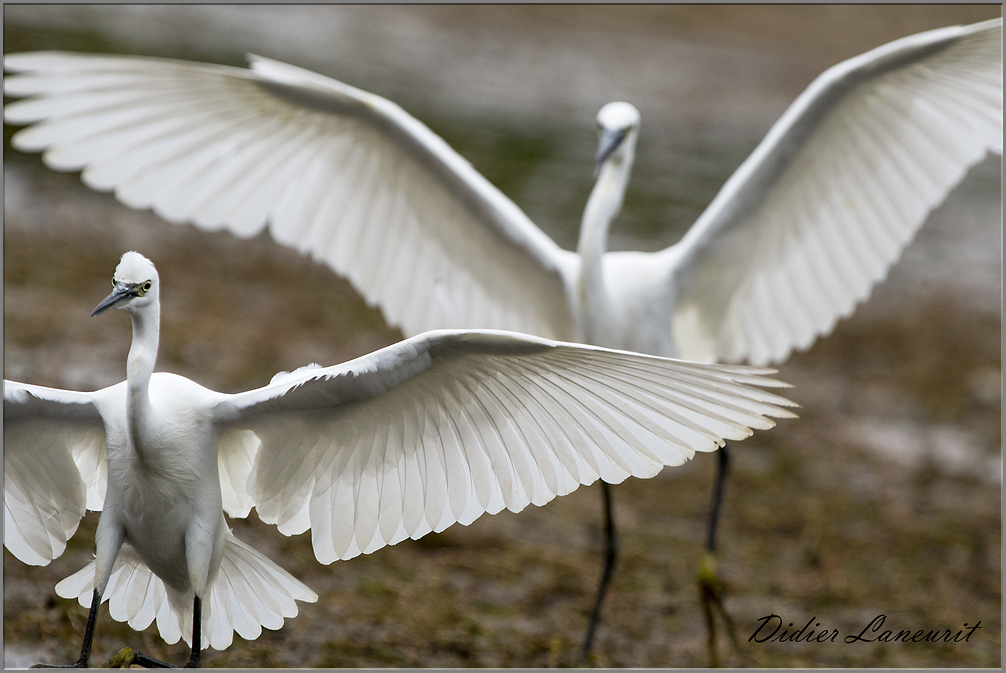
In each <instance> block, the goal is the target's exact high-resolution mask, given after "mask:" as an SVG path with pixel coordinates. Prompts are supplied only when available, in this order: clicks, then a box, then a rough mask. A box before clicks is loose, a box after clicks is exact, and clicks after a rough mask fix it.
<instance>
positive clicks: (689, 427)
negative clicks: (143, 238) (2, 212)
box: [4, 252, 793, 666]
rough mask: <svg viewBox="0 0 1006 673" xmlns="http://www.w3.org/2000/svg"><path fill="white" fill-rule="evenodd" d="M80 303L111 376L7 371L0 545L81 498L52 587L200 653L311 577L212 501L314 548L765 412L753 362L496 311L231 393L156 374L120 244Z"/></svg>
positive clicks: (744, 428)
mask: <svg viewBox="0 0 1006 673" xmlns="http://www.w3.org/2000/svg"><path fill="white" fill-rule="evenodd" d="M113 286H114V289H113V291H112V293H111V294H110V295H109V296H108V297H107V298H106V299H104V300H103V301H102V302H101V303H100V304H98V306H97V308H95V309H94V312H93V313H92V315H97V314H99V313H101V312H103V311H105V310H107V309H109V308H118V309H121V310H123V311H125V312H126V313H128V314H129V317H130V319H131V321H132V325H133V342H132V346H131V347H130V349H129V356H128V359H127V365H126V381H125V382H123V383H120V384H117V385H114V386H111V387H109V388H104V389H102V390H98V391H96V392H93V393H81V392H72V391H67V390H57V389H53V388H43V387H40V386H32V385H27V384H22V383H15V382H12V381H4V477H5V479H4V518H5V520H4V524H5V525H4V544H5V546H6V547H7V548H8V549H9V550H10V551H11V553H12V554H14V555H15V556H16V557H17V558H18V559H20V560H22V561H24V562H25V563H30V564H34V565H45V564H47V563H49V561H51V560H52V559H54V558H56V557H58V556H59V555H60V554H62V552H63V550H64V548H65V546H66V540H67V539H68V538H69V537H71V536H72V535H73V533H74V531H75V530H76V528H77V525H78V523H79V522H80V518H81V516H82V515H83V513H84V509H85V507H86V508H87V509H92V510H101V517H100V519H99V521H98V530H97V533H96V538H95V541H96V546H97V555H96V558H95V560H94V562H92V563H91V564H89V565H88V566H87V567H85V568H84V569H83V570H81V571H80V572H78V573H76V574H74V575H72V576H71V577H68V578H67V579H65V580H63V581H62V582H60V583H59V584H58V585H57V592H58V593H59V594H60V595H61V596H64V597H68V598H69V597H73V598H78V599H79V600H80V602H81V604H82V605H85V606H87V605H90V614H89V617H88V622H87V628H86V630H85V635H84V643H83V647H82V648H81V654H80V659H79V660H78V662H77V664H78V665H80V666H86V665H87V661H88V657H89V654H90V649H91V642H92V637H93V634H94V622H95V618H96V615H97V610H98V606H99V605H100V603H101V601H102V600H109V601H110V613H111V615H112V617H113V618H115V619H117V620H120V621H128V622H129V624H130V626H132V627H134V628H136V629H144V628H146V627H147V626H148V625H149V624H150V623H151V622H152V621H153V620H155V619H156V620H157V628H158V630H159V632H160V634H161V636H162V637H163V638H164V639H165V640H166V641H167V642H169V643H173V642H177V640H178V639H179V638H180V637H181V638H184V639H185V640H186V642H188V643H190V644H191V646H192V655H191V658H190V661H189V664H190V665H199V662H200V652H201V649H202V646H203V645H204V644H206V645H208V646H210V647H213V648H216V649H223V648H226V647H228V646H229V645H230V643H231V641H232V638H233V632H234V631H236V632H237V633H238V634H239V635H241V636H242V637H244V638H249V639H253V638H256V637H258V635H259V634H260V633H261V629H262V627H263V626H264V627H266V628H272V629H276V628H279V627H280V626H282V624H283V620H284V618H286V617H293V616H295V615H296V614H297V606H296V603H295V601H296V600H300V601H309V602H310V601H315V600H317V596H316V595H315V594H314V592H312V591H311V590H310V589H308V588H307V587H306V586H304V585H303V584H301V583H300V582H299V581H298V580H296V579H295V578H293V577H292V576H290V575H289V574H287V573H286V572H285V571H283V570H282V569H281V568H279V567H278V566H277V565H275V564H274V563H273V562H272V561H270V560H269V559H267V558H265V557H264V556H263V555H261V554H259V553H258V552H256V551H255V550H253V549H251V548H250V547H248V546H247V545H245V544H243V543H241V542H240V541H238V540H237V539H236V538H235V537H234V536H233V535H232V534H231V532H230V530H229V529H228V527H227V524H226V521H225V519H224V515H223V512H227V513H228V514H230V515H231V516H239V517H241V516H246V515H247V514H248V512H249V511H250V509H251V507H253V506H254V507H255V508H256V509H257V511H258V513H259V516H260V517H261V518H262V519H263V520H264V521H266V522H268V523H275V524H276V525H277V526H278V528H279V530H280V531H281V532H282V533H284V534H287V535H292V534H296V533H302V532H304V531H305V530H307V529H308V528H310V529H311V531H312V543H313V546H314V550H315V555H316V556H317V558H318V560H319V561H321V562H322V563H331V562H333V561H335V560H337V559H348V558H352V557H354V556H356V555H358V554H360V553H370V552H372V551H375V550H377V549H380V548H381V547H383V546H385V545H388V544H395V543H397V542H400V541H401V540H404V539H405V538H407V537H411V538H419V537H421V536H423V535H425V534H427V533H429V532H431V531H438V532H439V531H442V530H444V529H445V528H447V527H448V526H450V525H451V524H453V523H455V522H461V523H463V524H469V523H471V522H472V521H474V520H475V519H476V518H477V517H479V516H480V515H481V514H482V513H483V512H490V513H496V512H499V511H500V510H502V509H503V508H504V507H506V508H508V509H510V510H511V511H520V510H521V509H523V508H524V507H525V506H527V505H528V503H534V504H535V505H543V504H545V503H546V502H548V501H550V500H551V499H552V498H554V497H555V496H556V495H564V494H567V493H569V492H571V491H573V490H574V489H575V488H576V487H577V486H578V485H579V484H581V483H584V484H588V483H592V482H593V481H594V480H596V479H598V478H599V477H600V478H601V479H604V480H606V481H611V482H620V481H622V480H624V479H625V478H626V477H628V476H629V475H634V476H638V477H652V476H654V475H656V474H657V473H658V472H659V471H660V469H661V468H662V467H663V466H664V465H680V464H681V463H683V462H684V461H686V460H688V459H689V458H691V456H692V455H693V454H694V452H695V451H711V450H714V449H715V448H716V447H717V446H719V445H722V443H723V439H724V438H727V439H741V438H743V437H746V436H748V435H749V434H750V433H751V428H769V427H771V426H772V425H773V422H772V421H771V420H770V419H769V418H768V416H774V417H777V418H779V417H792V416H793V414H792V413H791V412H789V411H787V410H786V409H785V408H784V407H786V406H792V403H791V402H789V401H788V400H786V399H784V398H782V397H779V396H778V395H774V394H772V393H768V392H765V391H762V390H759V389H757V388H755V387H753V386H770V387H771V386H776V387H778V386H781V385H784V384H781V383H779V382H777V381H774V380H772V379H767V378H764V377H763V376H762V375H763V374H765V373H768V372H769V371H771V370H764V369H753V368H748V367H742V366H719V365H701V364H692V363H685V362H681V361H674V360H667V359H662V358H657V357H651V356H644V355H637V354H633V353H627V352H621V351H612V350H606V349H602V348H596V347H589V346H579V345H572V344H561V343H556V342H554V341H549V340H546V339H541V338H537V337H528V336H523V335H519V334H512V333H506V332H497V331H483V332H460V331H440V332H433V333H429V334H424V335H421V336H418V337H413V338H411V339H408V340H406V341H403V342H400V343H398V344H396V345H393V346H389V347H387V348H384V349H382V350H380V351H377V352H375V353H371V354H370V355H367V356H364V357H361V358H358V359H356V360H352V361H350V362H347V363H345V364H342V365H337V366H334V367H326V368H322V367H319V366H317V365H311V366H308V367H303V368H301V369H298V370H297V371H295V372H292V373H286V372H283V373H280V374H277V375H276V376H275V377H273V380H272V381H271V382H270V383H269V385H267V386H265V387H263V388H258V389H256V390H251V391H248V392H244V393H238V394H234V395H229V394H223V393H217V392H214V391H212V390H208V389H206V388H204V387H202V386H200V385H198V384H197V383H194V382H193V381H190V380H188V379H186V378H183V377H181V376H176V375H174V374H166V373H154V371H153V370H154V363H155V359H156V355H157V346H158V335H159V324H160V304H159V295H160V281H159V278H158V275H157V271H156V269H155V268H154V265H153V264H152V263H151V262H150V261H149V260H148V259H147V258H145V257H143V256H142V255H140V254H139V253H136V252H127V253H125V254H124V255H123V256H122V260H121V261H120V262H119V265H118V266H117V267H116V270H115V275H114V277H113Z"/></svg>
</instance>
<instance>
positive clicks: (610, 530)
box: [577, 481, 618, 665]
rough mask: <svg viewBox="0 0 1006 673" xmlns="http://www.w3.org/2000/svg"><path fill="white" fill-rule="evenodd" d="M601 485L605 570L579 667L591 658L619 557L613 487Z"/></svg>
mask: <svg viewBox="0 0 1006 673" xmlns="http://www.w3.org/2000/svg"><path fill="white" fill-rule="evenodd" d="M600 483H601V496H602V497H603V499H604V570H603V571H602V573H601V583H600V584H599V585H598V586H597V597H596V598H595V599H594V610H593V611H592V612H591V613H590V624H589V625H588V626H587V637H586V638H584V640H583V648H582V649H581V650H580V661H579V662H578V664H577V665H582V664H583V663H584V662H585V661H586V660H587V657H588V656H590V649H591V647H593V644H594V631H596V630H597V624H598V622H599V621H600V619H601V603H603V602H604V595H605V593H606V592H607V590H608V582H609V581H611V573H612V572H613V571H614V570H615V560H616V558H617V555H618V540H617V538H616V536H615V518H614V517H613V516H612V500H611V486H609V485H608V484H607V482H604V481H602V482H600Z"/></svg>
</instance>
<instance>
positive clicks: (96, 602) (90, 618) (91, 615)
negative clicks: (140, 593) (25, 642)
mask: <svg viewBox="0 0 1006 673" xmlns="http://www.w3.org/2000/svg"><path fill="white" fill-rule="evenodd" d="M100 605H101V596H100V595H99V594H98V590H97V589H95V590H94V593H93V594H92V595H91V611H90V612H88V613H87V626H85V627H84V644H83V645H81V647H80V658H79V659H77V663H75V664H70V665H65V666H60V665H56V666H52V665H49V664H35V665H34V666H32V668H87V660H88V659H90V658H91V642H92V641H93V640H94V622H95V621H97V619H98V607H99V606H100Z"/></svg>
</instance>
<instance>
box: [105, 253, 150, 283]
mask: <svg viewBox="0 0 1006 673" xmlns="http://www.w3.org/2000/svg"><path fill="white" fill-rule="evenodd" d="M145 280H157V269H155V268H154V263H153V262H151V261H150V260H149V259H147V258H146V257H144V256H143V255H141V254H140V253H138V252H134V251H132V250H131V251H129V252H126V253H123V255H122V259H120V260H119V265H118V266H116V267H115V282H117V283H141V282H143V281H145Z"/></svg>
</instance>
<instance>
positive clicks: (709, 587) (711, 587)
mask: <svg viewBox="0 0 1006 673" xmlns="http://www.w3.org/2000/svg"><path fill="white" fill-rule="evenodd" d="M697 583H698V586H699V599H700V601H701V602H702V612H703V614H704V615H705V618H706V632H707V633H708V634H709V641H708V644H707V646H708V650H709V665H710V666H711V667H713V668H718V667H719V665H720V661H719V655H718V654H717V652H716V619H715V615H714V614H713V613H714V611H716V612H719V615H720V617H721V618H722V619H723V623H724V624H725V625H726V628H727V635H728V636H729V637H730V642H731V643H732V644H733V646H734V651H735V652H737V653H738V654H740V653H741V648H740V642H739V641H738V640H737V630H736V629H735V628H734V621H733V619H731V617H730V613H728V612H727V609H726V606H725V605H724V604H723V594H724V585H723V581H722V580H721V579H720V576H719V573H718V572H717V570H716V555H715V554H713V553H712V552H706V554H705V555H704V556H703V557H702V566H701V567H700V568H699V574H698V577H697Z"/></svg>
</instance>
